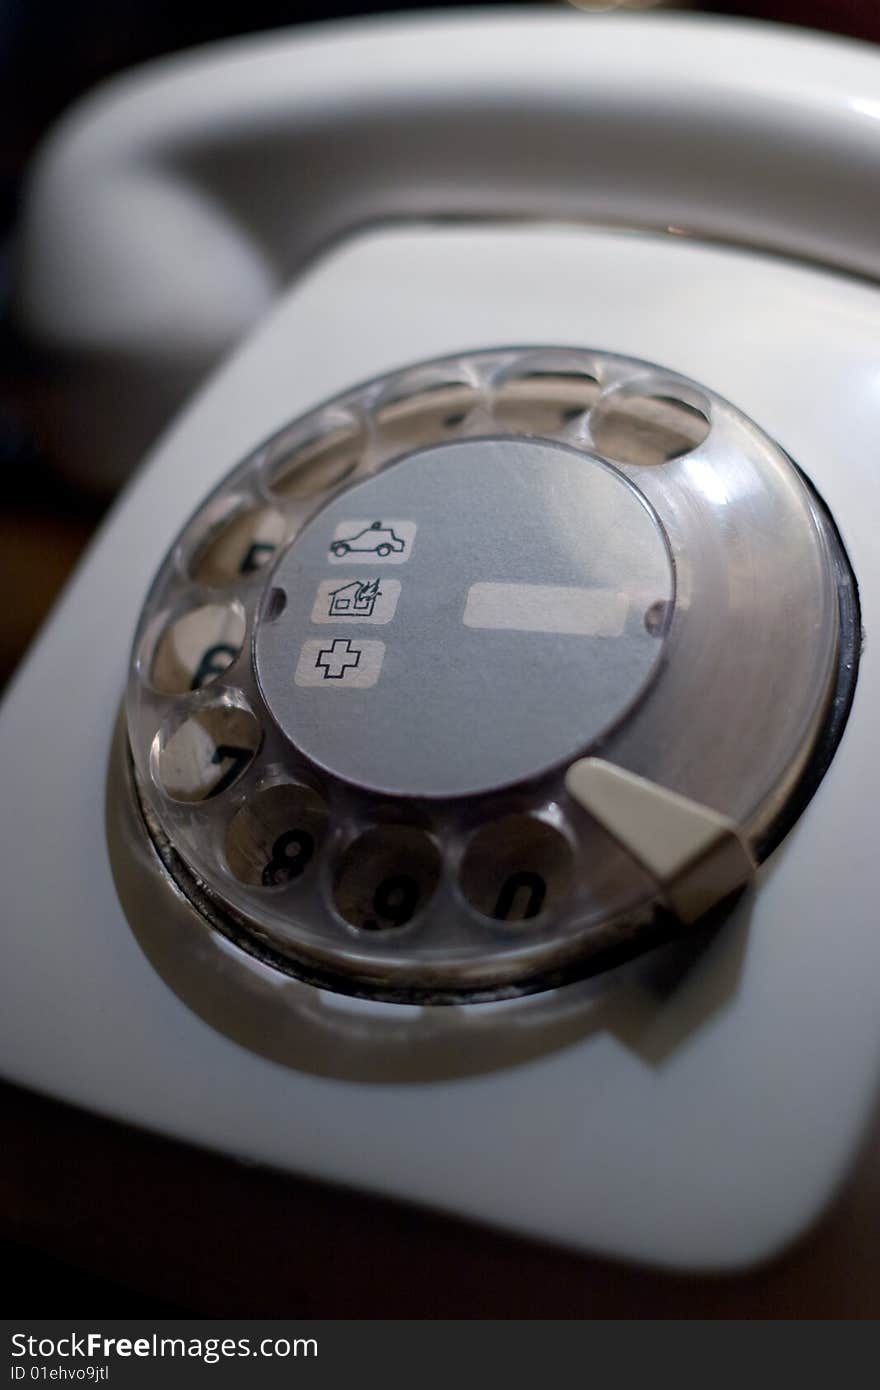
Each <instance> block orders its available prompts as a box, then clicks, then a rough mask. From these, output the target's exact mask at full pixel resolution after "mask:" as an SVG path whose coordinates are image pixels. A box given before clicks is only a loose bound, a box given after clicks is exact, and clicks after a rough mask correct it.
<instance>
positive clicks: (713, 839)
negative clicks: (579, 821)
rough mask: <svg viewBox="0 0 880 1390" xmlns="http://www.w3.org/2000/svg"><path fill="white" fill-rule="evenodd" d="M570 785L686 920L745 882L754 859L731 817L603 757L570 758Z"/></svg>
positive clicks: (585, 806)
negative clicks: (573, 761)
mask: <svg viewBox="0 0 880 1390" xmlns="http://www.w3.org/2000/svg"><path fill="white" fill-rule="evenodd" d="M565 785H566V787H567V789H568V791H569V793H570V794H571V796H573V797H574V799H575V800H576V801H577V802H578V803H579V804H580V805H581V806H582V807H583V808H584V810H585V811H587V812H588V813H589V814H590V815H591V816H592V817H593V818H594V819H595V820H597V821H598V822H599V823H600V825H602V826H603V827H604V828H605V830H607V831H608V833H609V834H610V835H611V836H613V838H614V839H615V840H617V842H618V843H619V844H620V845H622V846H623V848H624V849H625V850H627V852H628V853H629V854H631V855H632V856H633V858H634V859H636V860H637V861H638V862H639V864H641V865H642V867H643V868H644V869H645V870H646V871H647V872H648V873H649V874H650V875H651V877H652V878H653V879H654V880H655V881H656V883H657V885H658V887H659V889H660V894H661V896H662V899H663V901H664V903H665V904H666V905H667V907H669V908H670V909H671V911H672V912H674V913H675V915H676V917H678V919H679V920H680V921H681V922H684V923H686V924H690V923H691V922H695V921H697V919H698V918H699V917H702V916H703V914H704V913H706V912H708V911H709V910H710V908H712V907H714V906H715V905H716V903H719V902H721V901H722V900H723V899H724V898H727V897H729V896H730V894H731V893H735V892H736V891H737V890H738V889H740V888H744V887H745V885H746V884H747V883H748V882H749V880H750V879H751V878H752V875H753V874H754V871H755V861H754V858H753V857H752V853H751V851H750V849H749V847H748V845H747V844H746V842H745V839H744V838H743V836H742V834H741V832H740V830H739V828H738V827H737V826H736V825H735V824H734V822H733V821H732V820H729V819H728V818H727V816H722V815H720V814H719V812H718V811H713V810H712V809H711V808H710V807H708V806H703V805H701V804H700V802H698V801H691V800H690V798H689V797H686V796H679V795H678V793H677V792H671V791H669V790H668V789H667V788H666V787H661V786H659V785H658V784H657V783H656V782H651V781H649V780H648V779H647V778H645V777H638V776H636V774H635V773H634V772H627V771H625V769H624V768H621V767H616V766H615V765H614V764H613V763H608V762H605V761H604V759H602V758H581V759H580V760H579V761H578V762H576V763H572V765H571V767H570V768H569V769H568V772H567V774H566V778H565Z"/></svg>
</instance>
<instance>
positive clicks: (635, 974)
mask: <svg viewBox="0 0 880 1390" xmlns="http://www.w3.org/2000/svg"><path fill="white" fill-rule="evenodd" d="M878 120H880V60H878V58H877V57H876V56H875V55H874V54H873V53H871V52H870V51H869V50H867V49H864V50H863V49H861V48H859V47H858V46H855V45H849V44H845V43H840V42H831V41H821V40H817V39H814V38H808V37H805V36H796V35H794V34H791V33H783V32H782V31H774V30H772V29H767V28H762V27H758V26H744V25H728V24H721V23H714V22H698V21H694V20H692V19H684V18H680V17H671V16H669V17H662V18H659V17H658V18H653V19H647V18H643V17H639V18H637V19H636V18H627V19H623V20H611V19H601V20H600V19H590V20H585V19H583V17H580V16H576V15H549V14H547V13H546V12H540V13H539V12H537V11H536V12H535V13H520V12H517V13H516V14H514V13H512V12H511V13H506V12H505V13H502V14H495V15H489V14H488V13H477V14H474V15H470V16H467V17H455V18H439V17H426V18H417V19H408V20H398V21H393V22H392V21H382V22H380V23H370V24H363V25H340V26H333V27H328V28H318V29H315V30H312V31H304V32H303V33H302V34H298V35H295V36H293V37H287V36H283V35H279V36H273V37H269V38H266V39H260V40H253V41H248V42H246V43H241V44H232V45H228V46H222V47H218V48H215V49H207V50H204V51H202V52H199V53H196V54H194V55H192V56H189V55H187V56H186V57H184V58H178V59H175V60H173V61H170V62H166V63H163V64H158V65H156V66H155V67H153V68H149V69H146V70H144V71H142V72H137V73H134V74H133V75H131V76H129V77H125V78H123V79H121V80H120V81H117V82H115V83H112V84H111V85H110V86H108V87H106V88H105V89H104V90H103V91H100V92H98V93H97V94H96V95H95V96H94V97H92V98H90V99H89V100H88V101H87V102H86V103H85V104H83V105H81V106H80V107H79V108H78V109H76V110H75V111H74V112H73V113H72V114H71V115H70V116H69V117H68V118H67V120H66V121H65V122H64V123H62V125H61V126H60V128H59V129H58V131H57V132H56V134H55V135H54V137H53V138H52V140H51V141H50V142H49V144H48V145H47V147H46V148H45V150H44V152H43V154H42V157H41V159H40V161H39V163H38V164H37V166H36V169H35V172H34V175H33V179H32V184H31V188H30V195H29V200H28V204H27V208H26V215H25V221H24V228H23V242H22V246H23V255H22V269H21V280H20V286H19V305H20V311H21V313H22V315H23V317H24V320H25V322H26V323H27V324H28V326H29V328H30V331H31V332H32V333H33V334H34V335H36V336H37V337H38V338H39V340H40V341H41V342H42V343H43V344H44V345H46V346H48V347H51V348H52V349H53V350H54V351H56V352H57V353H60V354H69V355H70V357H71V360H72V361H74V362H75V363H76V367H77V375H76V395H75V397H72V401H71V408H70V414H69V415H65V416H64V417H62V425H63V427H64V428H65V429H66V430H67V431H68V433H69V435H70V438H71V440H72V441H73V442H72V443H71V447H70V449H68V454H69V455H70V456H72V457H73V456H75V457H76V458H77V460H78V466H79V469H80V473H81V475H82V476H83V477H84V478H88V480H89V481H91V482H92V483H93V484H96V485H106V484H109V483H114V482H117V481H120V480H121V478H122V476H123V475H124V474H125V473H127V472H128V471H129V468H130V466H131V464H132V463H133V462H134V459H135V456H136V454H137V453H138V452H139V450H140V449H141V448H142V447H143V446H144V445H145V444H146V443H147V442H148V440H150V439H151V438H152V437H153V435H154V434H155V432H156V431H157V429H158V428H159V426H160V425H161V424H162V423H164V420H165V418H166V416H167V414H168V412H169V410H170V409H171V408H172V407H179V406H180V405H181V403H182V401H183V398H184V397H185V396H186V395H187V394H188V392H190V391H192V392H193V394H192V396H191V399H189V400H188V401H187V403H186V406H185V408H182V409H180V410H179V412H178V413H177V415H176V417H175V420H174V422H173V423H172V425H171V426H170V427H169V428H168V429H166V430H165V432H164V433H163V434H162V435H161V437H160V439H159V442H158V443H157V444H154V445H153V446H152V448H151V449H150V452H149V454H148V457H147V459H146V461H145V462H144V464H143V465H142V466H141V467H140V468H139V470H138V471H137V473H136V474H135V476H134V477H133V479H132V481H131V483H130V484H129V485H128V486H127V488H126V490H125V491H124V493H123V494H122V498H121V500H120V501H119V503H118V504H117V506H116V507H115V508H114V510H113V511H112V513H111V515H110V518H109V521H108V522H107V523H106V525H105V526H104V528H103V530H102V531H101V533H100V535H99V536H98V538H97V539H96V541H95V542H94V544H93V546H92V548H91V550H90V552H89V554H88V556H87V558H86V560H85V562H84V563H83V565H82V566H81V568H80V569H79V571H78V572H77V574H76V576H75V577H74V579H73V581H72V582H71V584H70V587H69V589H68V591H67V593H66V595H65V596H64V598H63V600H62V602H61V603H60V604H59V606H58V607H57V609H56V611H55V613H54V615H53V616H52V618H51V619H50V621H49V623H48V624H47V626H46V628H45V630H44V632H43V634H42V636H41V638H40V639H39V641H38V642H37V643H36V645H35V647H34V648H33V650H32V651H31V654H30V656H29V657H28V659H27V660H26V662H25V663H24V665H23V666H22V668H21V669H20V671H19V673H18V676H17V679H16V680H15V681H14V683H13V685H12V687H11V689H10V691H9V694H8V696H7V698H6V701H5V704H4V706H3V709H2V713H0V772H2V782H3V786H4V791H5V794H4V797H3V802H2V812H0V814H2V833H0V856H2V879H3V884H4V901H5V920H6V933H5V937H6V970H5V972H4V977H3V984H2V991H3V1007H2V1009H0V1038H2V1047H0V1057H2V1059H3V1069H4V1074H5V1075H6V1077H7V1078H8V1079H11V1080H13V1081H15V1082H18V1083H20V1084H22V1085H25V1086H29V1087H32V1088H35V1089H36V1090H38V1091H40V1092H43V1093H45V1094H47V1095H50V1096H53V1097H56V1098H59V1099H63V1100H67V1101H71V1102H74V1103H75V1104H77V1105H79V1106H82V1107H85V1108H87V1109H88V1110H91V1111H95V1112H98V1113H100V1114H103V1115H107V1116H111V1117H113V1118H116V1119H119V1120H122V1121H125V1122H128V1123H130V1124H133V1125H136V1126H140V1127H143V1128H146V1129H149V1130H153V1131H156V1132H159V1133H161V1134H164V1135H169V1136H174V1137H176V1138H179V1139H183V1140H186V1141H189V1142H191V1143H194V1144H198V1145H202V1146H205V1147H207V1148H210V1149H212V1150H215V1151H218V1152H221V1153H227V1154H231V1155H235V1156H237V1157H241V1158H245V1159H247V1160H249V1161H252V1162H260V1163H265V1164H269V1165H272V1166H273V1167H275V1168H277V1169H280V1170H282V1171H284V1172H289V1173H292V1174H297V1175H301V1176H302V1175H305V1176H307V1177H311V1178H314V1179H318V1180H321V1181H328V1182H338V1183H343V1184H345V1185H347V1186H348V1187H350V1188H354V1189H356V1190H358V1191H361V1192H365V1193H372V1194H380V1195H385V1196H391V1197H395V1198H401V1199H405V1200H407V1201H410V1202H413V1203H418V1204H422V1205H424V1206H426V1207H430V1208H434V1209H439V1210H442V1211H445V1212H449V1213H454V1214H456V1215H458V1216H461V1217H465V1218H468V1219H471V1220H473V1221H476V1222H480V1223H485V1224H486V1225H488V1226H492V1227H496V1228H502V1229H506V1230H508V1231H512V1232H516V1233H518V1234H521V1235H527V1236H533V1237H538V1238H540V1239H542V1240H545V1241H549V1242H551V1243H557V1244H559V1245H564V1246H568V1247H571V1248H573V1249H575V1250H577V1251H581V1252H594V1253H600V1254H607V1255H613V1256H617V1257H623V1258H626V1259H630V1260H635V1261H640V1262H645V1263H649V1264H652V1265H655V1266H659V1267H661V1268H664V1269H675V1270H687V1271H712V1272H720V1271H729V1270H734V1269H742V1268H746V1267H750V1266H752V1265H754V1264H755V1263H757V1262H759V1261H763V1260H765V1259H767V1258H768V1257H770V1256H772V1255H775V1254H776V1253H777V1252H779V1251H780V1250H782V1249H783V1248H785V1247H786V1246H787V1245H788V1244H789V1243H790V1242H791V1241H792V1240H793V1239H794V1238H795V1237H797V1236H798V1235H800V1234H801V1233H802V1232H803V1231H805V1230H806V1229H807V1228H808V1227H809V1226H810V1225H811V1223H813V1222H814V1221H815V1220H816V1219H817V1218H818V1217H819V1216H820V1215H821V1213H822V1212H823V1211H824V1209H825V1208H826V1206H827V1204H828V1203H829V1201H830V1199H831V1198H832V1197H833V1196H834V1194H835V1193H836V1192H837V1191H838V1190H839V1188H840V1186H841V1184H842V1183H843V1181H844V1180H845V1178H846V1176H847V1174H848V1172H849V1170H850V1167H851V1165H852V1162H853V1158H854V1155H855V1153H856V1150H857V1147H858V1145H859V1143H860V1141H861V1138H862V1136H863V1134H864V1131H865V1127H866V1124H867V1122H868V1120H869V1118H870V1115H871V1110H872V1104H873V1100H874V1095H875V1091H876V1085H877V1080H878V1068H880V1011H878V1009H877V1007H876V1001H877V983H876V982H877V979H878V976H880V920H878V918H880V913H878V906H877V892H876V884H875V880H874V877H873V871H874V867H875V860H876V813H875V801H876V796H875V787H876V782H877V771H878V766H880V734H878V725H877V719H876V709H877V707H878V700H880V671H878V664H877V663H878V658H877V653H876V651H874V649H873V644H872V643H870V641H868V643H867V645H864V649H863V633H867V634H868V637H869V638H870V634H871V631H872V624H873V623H874V622H875V621H876V618H877V616H878V615H880V558H878V554H880V552H878V548H877V544H876V518H877V514H878V499H880V482H878V477H877V466H876V436H877V421H878V408H880V376H878V367H877V349H876V345H877V342H878V334H880V293H878V289H877V283H876V282H877V277H878V272H880V249H878V241H877V230H876V181H877V175H878V172H880V153H878V150H880V146H878V142H877V128H878ZM233 349H234V350H233ZM203 377H204V378H205V379H204V380H202V378H203ZM83 400H85V401H86V402H87V405H88V408H87V409H86V410H83V406H82V402H83ZM76 412H78V413H76ZM74 445H75V447H74Z"/></svg>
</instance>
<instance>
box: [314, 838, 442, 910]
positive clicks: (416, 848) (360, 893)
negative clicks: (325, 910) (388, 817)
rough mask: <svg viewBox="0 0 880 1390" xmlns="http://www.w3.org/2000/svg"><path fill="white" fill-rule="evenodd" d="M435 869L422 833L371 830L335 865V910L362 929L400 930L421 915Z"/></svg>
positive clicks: (432, 848) (436, 861) (434, 853)
mask: <svg viewBox="0 0 880 1390" xmlns="http://www.w3.org/2000/svg"><path fill="white" fill-rule="evenodd" d="M440 871H441V859H440V851H439V850H438V848H437V846H436V844H435V843H434V841H433V840H432V839H431V837H430V835H427V834H426V833H425V831H424V830H419V829H417V828H416V827H414V826H405V825H383V826H377V827H375V828H374V829H372V830H368V831H366V832H365V833H364V834H363V835H361V836H359V837H358V839H356V840H355V841H354V842H353V843H352V844H350V845H349V847H348V849H347V850H346V851H345V853H344V854H343V855H342V858H341V859H340V861H339V864H338V866H337V869H336V874H335V876H334V883H333V900H334V903H335V906H336V910H337V912H338V913H339V914H340V916H341V917H344V918H345V920H346V922H349V923H350V924H351V925H352V926H353V927H359V928H360V929H361V930H362V931H386V930H388V929H390V928H394V927H405V926H406V925H407V924H408V923H409V922H411V921H412V920H413V919H414V918H415V917H416V916H417V915H418V914H419V913H420V912H422V911H424V909H425V907H426V906H427V904H428V902H429V901H430V899H431V897H432V896H433V894H434V891H435V889H436V887H437V884H438V883H439V881H440Z"/></svg>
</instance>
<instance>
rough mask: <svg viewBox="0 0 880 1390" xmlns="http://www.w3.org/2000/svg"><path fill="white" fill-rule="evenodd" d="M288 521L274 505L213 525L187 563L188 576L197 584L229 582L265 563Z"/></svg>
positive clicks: (277, 545) (279, 540)
mask: <svg viewBox="0 0 880 1390" xmlns="http://www.w3.org/2000/svg"><path fill="white" fill-rule="evenodd" d="M286 527H287V523H286V521H285V519H284V516H283V515H282V513H281V512H279V511H276V510H275V508H274V507H255V508H249V509H248V510H247V511H240V512H237V513H235V515H233V517H232V518H231V519H230V520H229V521H226V522H225V523H223V524H221V525H220V526H218V527H215V528H214V530H213V531H212V532H210V533H209V535H208V536H207V537H206V539H205V541H204V542H203V544H202V545H201V546H199V548H198V549H197V550H196V553H195V555H194V556H193V559H192V560H191V562H190V566H189V572H190V575H191V577H192V578H193V579H194V580H196V582H197V583H199V584H208V585H222V584H229V583H230V582H231V581H232V580H234V579H243V578H247V576H248V575H249V574H253V573H255V572H256V571H257V570H261V569H262V568H263V566H264V565H267V564H268V563H269V561H270V560H271V559H272V556H273V555H274V554H275V551H276V550H277V549H278V547H279V545H280V544H281V542H282V540H283V539H284V533H285V530H286Z"/></svg>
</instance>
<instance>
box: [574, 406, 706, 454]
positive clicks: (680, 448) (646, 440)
mask: <svg viewBox="0 0 880 1390" xmlns="http://www.w3.org/2000/svg"><path fill="white" fill-rule="evenodd" d="M590 430H591V432H592V436H593V442H594V443H595V445H596V448H597V449H598V450H599V452H600V453H601V454H604V455H605V457H606V458H609V459H613V460H615V461H616V462H618V463H630V464H636V465H639V466H641V467H654V466H656V465H657V464H660V463H668V462H669V461H670V459H674V458H680V457H681V455H682V454H689V453H690V452H691V450H692V449H696V448H697V447H698V446H699V445H700V444H702V443H703V440H704V439H705V438H706V436H707V434H708V433H709V419H708V416H707V415H706V414H705V413H704V412H703V411H702V410H700V409H699V408H698V407H697V406H693V405H689V404H687V403H686V402H685V401H682V400H679V399H677V398H676V397H673V396H663V395H656V396H652V395H635V394H630V393H629V392H626V391H619V392H616V393H615V394H613V395H611V396H608V397H606V399H605V400H604V401H600V403H599V404H598V405H597V406H596V409H595V410H594V412H593V415H592V417H591V420H590Z"/></svg>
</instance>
